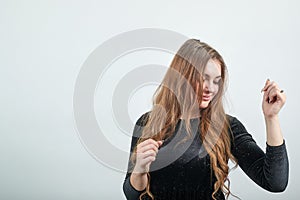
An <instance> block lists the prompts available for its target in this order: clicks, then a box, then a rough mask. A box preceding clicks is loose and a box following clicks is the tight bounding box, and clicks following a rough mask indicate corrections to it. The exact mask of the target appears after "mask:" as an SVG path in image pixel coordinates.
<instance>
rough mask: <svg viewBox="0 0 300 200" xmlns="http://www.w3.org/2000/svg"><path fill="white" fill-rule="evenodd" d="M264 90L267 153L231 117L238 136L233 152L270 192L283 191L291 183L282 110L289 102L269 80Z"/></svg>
mask: <svg viewBox="0 0 300 200" xmlns="http://www.w3.org/2000/svg"><path fill="white" fill-rule="evenodd" d="M262 92H264V96H263V103H262V109H263V113H264V117H265V123H266V133H267V142H266V146H267V147H266V153H264V152H263V151H262V150H261V149H260V147H258V146H257V145H256V142H255V141H254V140H253V138H252V136H251V135H250V134H249V133H248V132H247V130H246V129H245V127H244V126H243V124H242V123H241V122H240V121H238V120H237V119H236V118H231V123H230V124H231V130H232V133H233V137H234V142H233V147H232V152H233V154H234V156H235V157H236V158H237V160H238V164H239V165H240V167H241V168H242V169H243V171H245V173H246V174H247V175H248V176H249V177H250V178H251V179H252V180H253V181H254V182H256V183H257V184H258V185H260V186H261V187H263V188H264V189H266V190H268V191H271V192H281V191H283V190H285V188H286V186H287V183H288V174H289V162H288V156H287V151H286V146H285V141H284V139H283V136H282V132H281V128H280V124H279V119H278V113H279V111H280V109H281V108H282V107H283V105H284V103H285V101H286V96H285V94H283V91H282V90H280V89H279V88H278V86H277V84H276V83H275V82H271V81H270V80H269V79H268V80H267V81H266V84H265V86H264V88H263V89H262Z"/></svg>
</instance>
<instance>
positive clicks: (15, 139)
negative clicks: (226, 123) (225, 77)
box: [0, 0, 300, 200]
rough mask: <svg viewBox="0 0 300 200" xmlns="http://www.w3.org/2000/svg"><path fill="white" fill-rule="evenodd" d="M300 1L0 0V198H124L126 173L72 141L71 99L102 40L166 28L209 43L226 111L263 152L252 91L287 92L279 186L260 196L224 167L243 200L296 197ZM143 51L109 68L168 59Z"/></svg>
mask: <svg viewBox="0 0 300 200" xmlns="http://www.w3.org/2000/svg"><path fill="white" fill-rule="evenodd" d="M299 6H300V3H298V1H296V0H293V1H292V0H290V1H270V0H268V1H258V0H252V1H248V2H244V1H232V0H228V1H201V0H197V1H189V0H187V1H174V0H173V1H171V0H165V1H156V0H152V1H141V0H139V1H137V0H136V1H127V0H124V1H122V0H119V1H116V0H112V1H78V0H77V1H76V0H75V1H66V0H60V1H58V0H56V1H55V0H51V1H50V0H47V1H38V0H36V1H33V0H29V1H21V0H19V1H13V0H2V1H1V2H0V51H1V52H0V55H1V57H0V58H1V59H0V82H1V84H0V91H1V98H0V101H1V105H0V119H1V124H0V134H1V139H0V162H1V163H0V188H1V189H0V199H11V200H16V199H32V200H33V199H62V200H67V199H72V200H73V199H78V200H79V199H89V200H92V199H125V197H124V196H123V192H122V184H123V179H124V176H125V174H124V173H120V172H117V171H115V170H112V169H110V168H108V167H105V166H104V165H102V164H100V163H99V162H98V161H97V160H95V159H94V158H93V157H92V156H91V155H90V154H89V153H88V152H87V151H86V150H85V148H84V147H83V145H82V144H81V142H80V139H79V137H78V135H77V133H76V128H75V122H74V117H73V107H72V106H73V99H72V98H73V91H74V84H75V81H76V77H77V75H78V73H79V71H80V68H81V66H82V64H83V63H84V61H85V60H86V59H87V57H88V56H89V54H90V53H91V52H92V51H93V50H94V49H95V48H97V47H98V46H99V45H100V44H102V43H103V42H104V41H106V40H108V39H110V38H111V37H113V36H115V35H117V34H120V33H123V32H126V31H131V30H134V29H139V28H160V29H168V30H172V31H175V32H178V33H181V34H184V35H186V36H187V37H194V38H198V39H200V40H202V41H205V42H207V43H208V44H210V45H211V46H213V47H215V48H216V49H217V50H218V51H219V52H220V53H221V54H222V55H223V57H224V59H225V62H226V63H227V65H228V71H229V87H228V93H227V100H228V102H229V103H227V104H226V105H227V106H226V108H227V111H228V113H229V114H232V115H234V116H237V117H238V119H240V120H241V121H242V122H243V123H244V125H245V126H246V128H247V129H248V131H249V132H250V133H251V134H252V135H253V137H254V138H255V140H256V141H257V143H258V144H259V145H260V146H261V147H262V148H263V149H265V131H264V130H265V127H264V120H263V115H262V111H261V98H262V95H261V93H260V90H261V88H262V87H263V85H264V82H265V80H266V78H270V79H272V80H276V81H277V82H278V84H279V85H280V87H281V88H283V89H284V91H285V93H286V94H287V103H286V105H285V107H284V108H283V110H282V112H281V113H280V119H281V127H282V130H283V134H284V138H285V140H286V144H287V147H288V154H289V160H290V179H289V185H288V188H287V189H286V191H284V192H283V193H281V194H272V193H269V192H267V191H264V190H263V189H261V188H259V186H257V185H255V183H254V182H252V181H251V180H250V179H249V178H248V177H247V176H246V175H245V174H244V173H243V172H242V171H241V170H240V169H237V170H235V171H233V172H232V173H231V174H230V178H231V191H232V192H233V193H234V194H236V195H238V196H239V197H240V198H242V199H254V198H256V199H296V192H297V187H296V185H297V182H298V180H299V179H300V174H299V171H298V169H299V167H300V163H299V154H298V150H299V144H298V143H299V142H298V140H299V136H298V134H299V128H298V124H299V115H298V114H299V111H300V110H299V104H298V102H299V99H300V94H299V84H298V77H299V72H300V70H299V61H298V60H299V46H300V39H299V35H300V14H299V12H298V10H299ZM143 56H145V59H146V57H147V58H148V60H147V62H146V61H145V63H143V59H141V57H140V55H138V54H136V55H135V54H132V55H129V57H128V58H124V60H122V59H121V60H120V61H119V63H116V64H115V66H114V67H115V68H114V69H116V70H115V72H117V69H118V67H117V66H121V65H122V66H123V70H124V69H127V68H126V67H130V63H131V61H132V62H135V61H136V60H137V59H138V58H139V63H135V64H137V65H144V64H148V63H149V62H150V61H151V60H152V61H153V63H160V64H163V65H168V64H169V62H170V59H171V56H170V55H164V56H162V57H160V56H159V55H157V52H156V53H155V52H154V53H153V52H152V53H149V54H145V53H144V54H143ZM149 56H150V59H149ZM151 58H152V59H151ZM126 59H127V60H126ZM131 67H132V66H131ZM111 73H114V71H111ZM106 85H107V86H109V85H110V84H109V82H108V83H106ZM111 89H112V90H113V88H111ZM154 89H155V87H154V86H148V87H143V88H141V89H140V90H139V91H136V92H135V93H134V94H133V96H132V99H131V100H130V101H129V104H128V112H129V115H130V116H131V119H132V121H133V123H134V122H135V121H136V119H137V118H138V117H139V116H140V115H141V114H142V113H144V112H146V111H148V110H149V108H150V107H149V106H150V103H151V99H150V98H151V95H152V94H153V91H154ZM96 107H97V106H96ZM95 112H96V113H97V112H101V111H99V110H96V111H95ZM107 116H108V118H110V117H111V116H110V113H107ZM113 128H114V129H115V127H113ZM113 128H112V129H113ZM129 134H130V133H129ZM107 135H108V137H109V135H110V133H107ZM122 137H124V135H123V136H122ZM125 138H126V139H125V140H118V139H116V138H115V141H117V142H115V143H114V144H113V145H117V146H119V147H120V148H121V149H123V150H124V151H128V149H129V144H130V137H128V136H127V137H125ZM113 139H114V138H112V140H113ZM106 153H109V152H106ZM231 199H234V198H233V197H231Z"/></svg>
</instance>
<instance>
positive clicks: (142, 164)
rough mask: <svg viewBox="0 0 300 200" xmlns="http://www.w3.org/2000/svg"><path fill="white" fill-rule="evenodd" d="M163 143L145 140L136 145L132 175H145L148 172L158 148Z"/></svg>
mask: <svg viewBox="0 0 300 200" xmlns="http://www.w3.org/2000/svg"><path fill="white" fill-rule="evenodd" d="M162 143H163V141H155V140H153V139H147V140H145V141H143V142H141V143H140V144H138V145H137V151H136V164H135V167H134V169H133V173H139V174H145V173H147V172H149V169H150V164H151V163H152V162H153V161H154V160H155V158H156V155H157V152H158V148H159V147H160V146H161V145H162Z"/></svg>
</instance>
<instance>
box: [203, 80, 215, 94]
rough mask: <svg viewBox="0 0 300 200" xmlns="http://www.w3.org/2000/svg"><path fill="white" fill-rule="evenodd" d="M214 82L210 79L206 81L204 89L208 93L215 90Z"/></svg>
mask: <svg viewBox="0 0 300 200" xmlns="http://www.w3.org/2000/svg"><path fill="white" fill-rule="evenodd" d="M214 90H215V88H214V84H213V83H211V82H210V81H205V83H204V91H205V92H207V93H210V92H214Z"/></svg>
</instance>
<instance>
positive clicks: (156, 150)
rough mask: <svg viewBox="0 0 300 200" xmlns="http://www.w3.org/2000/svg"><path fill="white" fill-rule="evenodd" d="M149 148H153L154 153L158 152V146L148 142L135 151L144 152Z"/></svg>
mask: <svg viewBox="0 0 300 200" xmlns="http://www.w3.org/2000/svg"><path fill="white" fill-rule="evenodd" d="M149 150H154V151H155V152H156V153H157V152H158V148H157V146H156V145H154V144H148V145H146V146H143V147H142V148H140V149H138V150H137V151H138V152H139V153H144V152H146V151H149Z"/></svg>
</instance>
